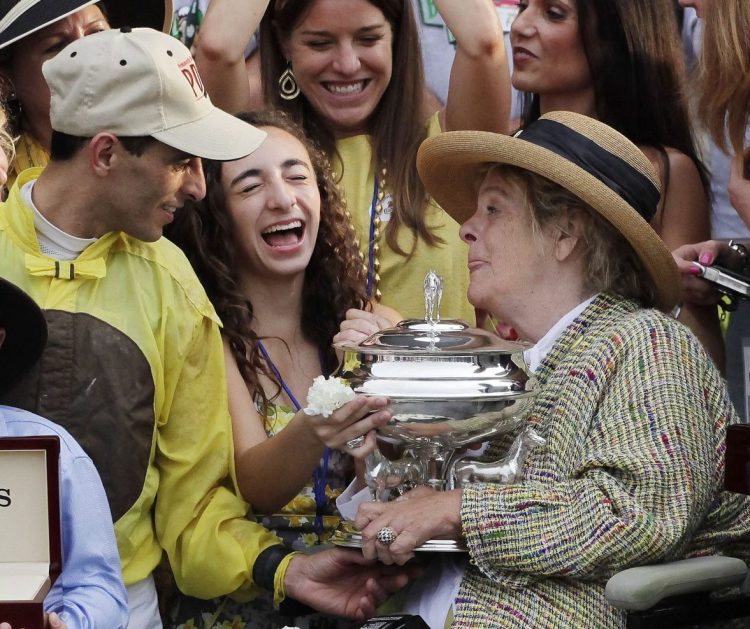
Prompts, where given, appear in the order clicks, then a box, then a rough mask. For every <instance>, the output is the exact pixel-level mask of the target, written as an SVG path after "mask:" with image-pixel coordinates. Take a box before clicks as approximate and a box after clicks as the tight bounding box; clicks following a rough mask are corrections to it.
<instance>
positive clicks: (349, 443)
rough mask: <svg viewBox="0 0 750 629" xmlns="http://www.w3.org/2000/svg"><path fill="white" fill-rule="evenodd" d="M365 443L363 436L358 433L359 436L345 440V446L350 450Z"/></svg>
mask: <svg viewBox="0 0 750 629" xmlns="http://www.w3.org/2000/svg"><path fill="white" fill-rule="evenodd" d="M364 443H365V436H364V435H360V436H359V437H354V439H349V441H347V442H346V447H347V448H349V449H350V450H356V449H357V448H361V447H362V446H363V445H364Z"/></svg>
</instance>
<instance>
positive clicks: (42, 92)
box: [0, 0, 172, 187]
mask: <svg viewBox="0 0 750 629" xmlns="http://www.w3.org/2000/svg"><path fill="white" fill-rule="evenodd" d="M171 22H172V0H100V1H98V2H97V0H42V1H41V2H40V1H38V0H0V96H1V97H2V100H3V102H5V103H6V104H7V107H8V110H9V112H10V115H11V121H10V122H11V126H12V131H13V133H14V135H16V136H18V140H17V150H16V156H15V159H14V160H13V162H12V163H11V167H10V170H9V172H8V187H10V186H11V185H12V184H13V182H14V181H15V179H16V176H17V175H18V174H19V173H20V172H21V171H23V170H25V169H26V168H30V167H32V166H46V165H47V162H48V161H49V150H50V141H51V137H52V127H51V126H50V121H49V98H50V97H49V89H48V88H47V83H46V82H45V80H44V77H43V76H42V64H43V63H44V62H45V61H47V60H48V59H50V58H52V57H54V56H55V55H56V54H57V53H58V52H59V51H60V50H62V49H63V48H64V47H65V46H66V45H67V44H69V43H70V42H72V41H74V40H76V39H79V38H80V37H83V36H85V35H91V34H92V33H97V32H99V31H102V30H105V29H108V28H110V26H112V27H120V26H132V27H138V26H148V27H151V28H155V29H157V30H163V31H167V30H168V29H169V26H170V25H171ZM123 89H127V86H123Z"/></svg>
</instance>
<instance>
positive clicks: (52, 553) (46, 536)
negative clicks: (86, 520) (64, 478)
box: [0, 436, 62, 629]
mask: <svg viewBox="0 0 750 629" xmlns="http://www.w3.org/2000/svg"><path fill="white" fill-rule="evenodd" d="M59 460H60V440H59V438H58V437H55V436H49V437H47V436H43V437H41V436H40V437H2V438H0V622H9V623H10V625H11V626H12V627H13V629H16V628H19V629H20V628H21V627H23V628H24V629H44V610H43V607H42V603H43V601H44V597H45V596H46V595H47V592H49V590H50V588H51V587H52V584H53V583H54V582H55V580H56V579H57V577H58V576H59V575H60V571H61V570H62V548H61V544H60V478H59V467H58V466H59Z"/></svg>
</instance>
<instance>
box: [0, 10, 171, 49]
mask: <svg viewBox="0 0 750 629" xmlns="http://www.w3.org/2000/svg"><path fill="white" fill-rule="evenodd" d="M98 1H100V0H0V48H4V47H5V46H8V45H10V44H12V43H13V42H16V41H18V40H19V39H22V38H24V37H26V36H27V35H31V33H34V32H35V31H38V30H40V29H42V28H44V27H45V26H49V25H50V24H54V23H55V22H57V21H58V20H62V19H63V18H64V17H67V16H68V15H71V14H72V13H75V12H76V11H80V10H81V9H83V8H85V7H87V6H89V5H91V4H95V3H96V2H98ZM102 4H103V6H104V12H105V13H106V15H107V17H108V18H109V23H110V26H112V28H119V27H121V26H131V27H140V26H147V27H149V28H153V29H156V30H159V31H163V32H165V33H167V32H169V28H170V26H171V24H172V0H104V2H102Z"/></svg>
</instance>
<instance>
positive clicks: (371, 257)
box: [367, 175, 380, 299]
mask: <svg viewBox="0 0 750 629" xmlns="http://www.w3.org/2000/svg"><path fill="white" fill-rule="evenodd" d="M378 192H380V181H379V180H378V176H377V175H375V186H374V189H373V191H372V201H371V202H370V244H369V247H368V250H367V299H372V280H373V275H374V273H375V218H376V217H377V210H376V208H377V206H378Z"/></svg>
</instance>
